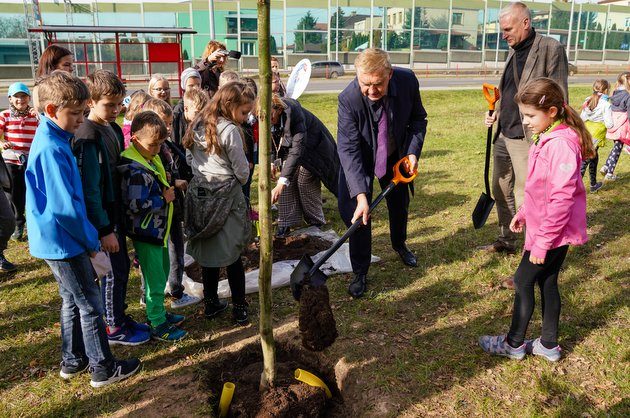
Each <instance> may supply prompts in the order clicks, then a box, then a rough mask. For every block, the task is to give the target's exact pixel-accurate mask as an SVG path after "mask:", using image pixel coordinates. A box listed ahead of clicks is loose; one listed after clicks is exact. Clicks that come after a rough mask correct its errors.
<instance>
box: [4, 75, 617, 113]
mask: <svg viewBox="0 0 630 418" xmlns="http://www.w3.org/2000/svg"><path fill="white" fill-rule="evenodd" d="M596 78H597V76H596V75H576V76H572V77H569V84H570V85H575V84H584V85H590V84H591V83H592V82H593V81H594V80H595V79H596ZM608 79H609V80H610V81H613V77H612V76H610V77H608ZM352 80H353V78H352V77H343V78H338V79H335V80H326V79H323V78H314V79H312V80H311V81H310V82H309V84H308V87H307V88H306V93H314V94H317V93H340V92H341V90H343V89H344V88H345V87H346V86H347V85H348V84H349V83H350V82H351V81H352ZM418 80H419V81H420V88H421V89H422V90H456V89H477V88H480V87H481V85H482V84H483V83H491V84H495V85H498V84H499V77H498V76H495V75H488V76H487V77H479V76H468V75H466V76H464V75H462V76H450V77H449V76H431V77H423V76H421V75H420V76H419V77H418ZM8 106H9V100H8V99H7V97H6V96H4V95H2V96H1V97H0V109H6V108H7V107H8Z"/></svg>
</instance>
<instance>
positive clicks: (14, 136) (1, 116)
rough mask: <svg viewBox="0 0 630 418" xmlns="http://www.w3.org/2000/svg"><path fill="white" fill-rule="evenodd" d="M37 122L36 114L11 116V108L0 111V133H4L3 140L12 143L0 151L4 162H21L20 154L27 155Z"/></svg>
mask: <svg viewBox="0 0 630 418" xmlns="http://www.w3.org/2000/svg"><path fill="white" fill-rule="evenodd" d="M38 124H39V119H38V118H37V116H30V115H29V116H22V117H16V116H11V109H7V110H5V111H3V112H0V135H2V134H4V141H3V142H11V143H12V144H13V148H9V149H6V150H3V151H2V158H4V161H5V162H7V163H8V164H17V165H21V164H22V163H21V162H20V155H24V156H28V152H29V150H30V149H31V144H32V143H33V137H34V136H35V131H36V130H37V125H38Z"/></svg>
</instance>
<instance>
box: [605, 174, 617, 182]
mask: <svg viewBox="0 0 630 418" xmlns="http://www.w3.org/2000/svg"><path fill="white" fill-rule="evenodd" d="M604 180H606V181H615V180H617V176H616V175H615V174H613V173H608V174H606V177H604Z"/></svg>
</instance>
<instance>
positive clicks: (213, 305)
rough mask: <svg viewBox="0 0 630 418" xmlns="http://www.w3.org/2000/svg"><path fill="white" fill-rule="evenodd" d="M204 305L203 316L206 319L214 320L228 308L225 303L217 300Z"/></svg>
mask: <svg viewBox="0 0 630 418" xmlns="http://www.w3.org/2000/svg"><path fill="white" fill-rule="evenodd" d="M205 305H206V307H205V308H204V312H203V314H204V315H205V316H206V318H214V317H215V316H217V315H218V314H220V313H221V312H223V311H224V310H226V309H227V308H228V303H227V301H226V300H224V301H222V300H220V299H219V298H217V299H215V300H211V301H206V302H205Z"/></svg>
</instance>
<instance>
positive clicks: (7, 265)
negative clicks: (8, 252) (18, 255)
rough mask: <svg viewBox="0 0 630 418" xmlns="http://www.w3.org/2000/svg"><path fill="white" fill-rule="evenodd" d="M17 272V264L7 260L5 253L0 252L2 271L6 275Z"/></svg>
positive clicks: (0, 269) (0, 268)
mask: <svg viewBox="0 0 630 418" xmlns="http://www.w3.org/2000/svg"><path fill="white" fill-rule="evenodd" d="M15 270H17V267H15V264H13V263H12V262H10V261H9V260H7V259H6V258H5V256H4V253H3V252H0V271H3V272H5V273H11V272H13V271H15Z"/></svg>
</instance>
